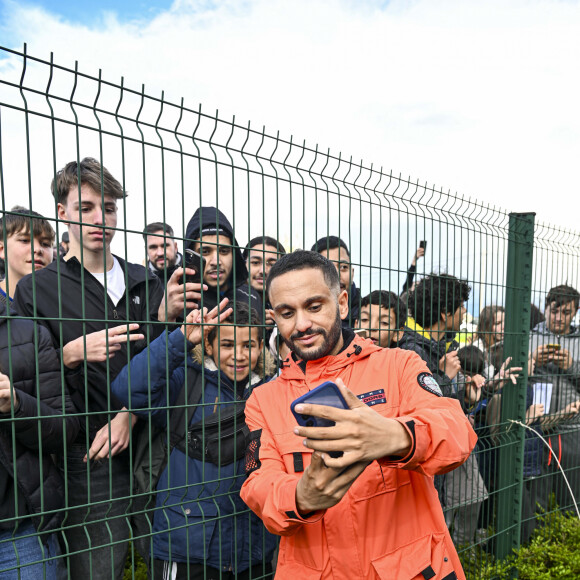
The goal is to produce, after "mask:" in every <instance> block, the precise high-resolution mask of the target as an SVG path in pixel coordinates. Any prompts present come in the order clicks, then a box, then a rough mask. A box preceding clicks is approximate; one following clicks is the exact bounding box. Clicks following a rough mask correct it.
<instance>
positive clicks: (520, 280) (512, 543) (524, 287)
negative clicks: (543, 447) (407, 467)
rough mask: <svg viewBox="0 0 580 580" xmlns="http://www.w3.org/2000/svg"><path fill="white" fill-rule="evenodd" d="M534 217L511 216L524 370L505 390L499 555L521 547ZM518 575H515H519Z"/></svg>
mask: <svg viewBox="0 0 580 580" xmlns="http://www.w3.org/2000/svg"><path fill="white" fill-rule="evenodd" d="M534 218H535V214H533V213H511V214H510V219H509V237H508V256H507V272H506V301H505V310H506V316H505V333H504V337H505V338H504V343H505V350H504V353H505V356H506V357H508V356H511V357H512V361H511V366H512V367H522V368H523V372H521V373H520V378H519V379H518V381H517V384H516V385H512V384H511V383H509V382H508V384H507V385H506V386H504V388H503V391H502V401H501V403H502V404H501V425H502V427H503V433H504V435H503V437H502V444H501V447H500V449H499V470H498V502H497V532H498V537H497V545H496V556H497V557H499V558H505V557H506V556H508V555H509V554H510V553H511V552H512V550H513V549H517V548H518V547H519V545H520V523H521V514H522V489H523V461H524V439H525V433H524V429H523V427H521V426H518V425H516V424H514V423H511V422H510V420H516V421H521V422H524V421H525V414H526V388H527V381H528V364H527V363H528V346H529V333H530V305H531V295H532V259H533V247H534ZM516 575H517V572H516V571H515V570H514V571H513V576H514V577H516Z"/></svg>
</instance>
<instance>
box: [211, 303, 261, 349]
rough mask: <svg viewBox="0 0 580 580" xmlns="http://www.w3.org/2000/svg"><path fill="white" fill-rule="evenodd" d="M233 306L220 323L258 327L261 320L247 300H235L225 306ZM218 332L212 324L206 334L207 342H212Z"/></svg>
mask: <svg viewBox="0 0 580 580" xmlns="http://www.w3.org/2000/svg"><path fill="white" fill-rule="evenodd" d="M230 307H232V308H233V312H232V313H231V314H230V315H229V316H228V317H227V318H226V319H225V320H224V321H223V322H222V323H221V324H224V325H233V326H249V327H252V328H253V327H258V328H259V327H260V326H261V324H262V320H261V319H260V317H259V316H258V313H257V312H256V309H255V308H251V307H250V306H249V305H248V303H247V302H244V301H243V300H237V301H236V303H235V305H234V304H233V303H230V304H228V305H227V306H226V308H230ZM217 334H218V327H217V326H214V327H213V328H212V329H211V330H210V331H209V333H208V335H207V340H208V342H210V343H212V342H213V341H214V340H215V337H216V336H217Z"/></svg>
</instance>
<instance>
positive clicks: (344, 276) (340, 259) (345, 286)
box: [311, 236, 360, 328]
mask: <svg viewBox="0 0 580 580" xmlns="http://www.w3.org/2000/svg"><path fill="white" fill-rule="evenodd" d="M311 250H312V251H313V252H318V253H319V254H322V255H323V256H324V257H325V258H327V259H328V260H330V261H331V262H332V263H333V264H334V267H335V268H336V271H337V272H338V277H339V279H340V289H341V290H346V293H347V295H348V315H347V316H346V318H345V319H344V320H343V321H342V325H343V326H345V327H347V328H352V327H353V326H354V324H355V321H356V319H357V318H358V313H359V302H360V291H359V289H358V288H357V287H356V284H355V283H354V268H353V267H352V265H351V261H350V251H349V249H348V246H347V245H346V243H345V242H344V241H343V240H341V239H340V238H338V237H337V236H328V237H326V238H320V239H319V240H318V241H317V242H316V243H315V244H314V245H313V246H312V248H311Z"/></svg>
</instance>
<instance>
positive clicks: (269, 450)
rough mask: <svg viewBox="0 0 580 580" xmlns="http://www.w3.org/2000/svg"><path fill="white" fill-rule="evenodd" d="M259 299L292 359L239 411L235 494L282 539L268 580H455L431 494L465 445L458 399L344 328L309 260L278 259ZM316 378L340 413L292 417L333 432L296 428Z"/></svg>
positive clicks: (327, 275)
mask: <svg viewBox="0 0 580 580" xmlns="http://www.w3.org/2000/svg"><path fill="white" fill-rule="evenodd" d="M266 291H267V293H268V296H269V298H270V302H271V303H272V307H273V309H274V312H275V319H276V324H277V325H278V330H279V332H280V335H281V337H282V338H283V339H284V341H285V342H286V344H287V345H288V346H289V347H290V349H291V350H292V354H291V356H289V357H288V359H286V361H284V365H283V369H282V372H281V375H280V377H278V378H277V379H276V380H274V381H272V382H270V383H267V384H265V385H263V386H262V387H260V388H259V389H256V390H255V391H254V393H253V394H252V396H251V397H250V399H249V401H248V403H247V405H246V421H247V423H248V426H249V428H250V430H251V431H252V434H251V437H252V441H251V443H250V447H249V452H248V455H247V470H248V472H249V476H248V479H247V480H246V482H245V483H244V485H243V487H242V491H241V496H242V499H243V500H244V501H245V502H246V503H247V504H248V505H249V506H250V508H251V509H252V510H253V511H254V512H255V513H256V514H258V515H259V516H260V518H262V520H263V522H264V524H265V525H266V527H267V528H268V530H270V531H271V532H273V533H275V534H279V535H281V536H282V543H281V546H280V555H279V559H278V567H277V575H276V577H277V578H281V579H286V578H288V579H292V580H296V578H300V580H306V579H310V578H316V579H321V578H334V579H344V580H353V579H359V578H360V579H363V578H364V579H367V578H368V579H371V578H372V579H376V578H379V579H389V580H392V579H405V580H410V579H415V578H416V579H418V580H430V579H431V578H433V579H444V580H453V579H456V578H465V576H464V574H463V571H462V569H461V564H460V562H459V558H458V556H457V552H456V551H455V548H454V546H453V543H452V540H451V537H450V536H449V532H448V531H447V527H446V525H445V519H444V517H443V513H442V510H441V506H440V504H439V501H438V498H437V492H436V491H435V488H434V486H433V475H434V474H436V473H445V472H447V471H450V470H452V469H454V468H455V467H457V466H458V465H460V464H461V463H462V462H463V461H465V459H466V458H467V457H468V455H469V454H470V452H471V450H472V449H473V447H474V445H475V442H476V436H475V433H474V432H473V430H472V429H471V426H470V425H469V422H468V421H467V419H466V417H465V415H464V413H463V412H462V410H461V408H460V406H459V404H458V402H457V401H454V400H451V399H448V398H444V397H442V396H441V392H440V390H439V386H438V385H437V382H436V381H435V380H434V379H433V377H432V376H431V373H430V372H429V370H428V369H427V366H426V365H425V363H424V362H423V361H422V360H421V359H420V357H419V356H418V355H416V354H415V353H413V352H407V351H402V350H399V349H382V348H380V347H377V346H375V345H373V344H372V343H371V342H370V341H367V340H363V339H362V338H360V337H356V336H355V335H354V333H353V332H352V331H351V330H349V329H344V330H343V329H342V328H341V319H342V318H344V317H345V316H346V314H347V312H348V297H347V293H346V292H345V291H342V292H341V291H340V283H339V279H338V274H337V273H336V269H335V268H334V266H333V265H332V263H331V262H329V261H328V260H327V259H326V258H324V257H323V256H321V255H320V254H316V253H314V252H306V251H297V252H293V253H292V254H288V255H286V256H284V257H282V258H281V259H280V260H279V261H278V262H277V263H276V264H275V265H274V266H273V267H272V269H271V271H270V275H269V277H268V281H267V288H266ZM326 380H331V381H334V382H335V383H336V384H337V385H338V386H339V388H340V390H341V392H342V394H343V396H344V398H345V400H346V402H347V403H348V406H349V409H346V410H345V409H335V408H333V407H326V406H321V405H312V404H310V405H309V404H303V405H302V407H301V408H297V411H298V412H300V413H302V414H307V415H314V416H317V417H321V418H325V419H330V420H332V421H334V422H335V425H334V426H333V427H298V426H297V424H296V421H295V419H294V417H293V415H292V414H291V411H290V403H291V402H292V401H293V400H294V399H296V398H297V397H299V396H300V395H303V394H304V393H306V392H307V391H309V390H310V389H312V388H314V387H316V386H317V385H319V384H320V383H322V382H324V381H326ZM331 451H342V452H343V454H342V456H341V457H331V456H330V454H329V453H330V452H331ZM334 455H336V454H334Z"/></svg>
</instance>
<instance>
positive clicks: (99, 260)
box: [14, 158, 183, 580]
mask: <svg viewBox="0 0 580 580" xmlns="http://www.w3.org/2000/svg"><path fill="white" fill-rule="evenodd" d="M51 189H52V192H53V195H54V196H55V199H56V201H57V204H58V205H57V208H58V217H59V219H60V220H61V221H62V222H63V223H65V224H67V227H68V230H69V236H70V247H69V251H68V253H67V254H66V255H65V256H64V257H63V258H62V259H61V260H60V261H59V262H58V263H57V262H54V263H52V264H50V265H49V266H48V267H46V268H44V269H43V270H39V271H38V272H36V274H35V277H36V279H33V277H32V276H27V277H25V278H23V279H22V280H21V281H20V283H19V284H18V288H17V291H16V295H15V298H14V305H15V308H16V310H17V311H18V313H19V314H21V315H23V316H29V317H38V318H39V320H40V322H41V323H42V324H44V325H45V326H46V327H47V328H48V329H49V331H50V332H51V334H52V337H53V341H54V344H55V346H56V347H57V348H58V349H60V350H61V357H62V361H63V363H64V365H65V367H66V368H68V369H75V370H76V373H73V374H72V375H71V374H69V375H68V377H67V378H68V384H69V389H70V391H71V397H72V399H73V402H74V404H75V406H76V408H77V409H78V411H79V412H81V413H83V415H82V416H81V432H80V435H79V436H78V437H77V439H76V442H75V444H73V445H71V446H69V448H68V450H67V456H66V458H63V465H62V467H63V470H65V472H66V474H67V478H68V481H67V484H68V504H67V506H66V507H67V515H66V520H65V525H66V526H67V528H66V530H65V536H66V541H65V548H66V549H67V551H68V552H69V553H70V554H71V555H70V556H69V563H68V565H69V576H70V577H71V578H89V577H91V578H93V579H101V578H102V579H103V580H104V579H107V580H110V579H111V578H120V577H122V575H123V567H124V563H125V557H126V554H127V547H128V541H129V538H130V537H131V529H130V525H129V523H128V522H129V521H130V519H131V515H130V514H131V510H132V509H138V508H136V507H135V501H134V502H133V504H131V501H130V499H129V498H130V495H131V487H130V468H129V453H128V451H127V450H126V448H127V446H128V444H129V439H130V433H131V429H132V427H133V425H134V424H135V422H136V418H135V417H134V416H132V415H131V414H130V413H128V412H126V409H124V407H123V405H122V404H121V402H120V401H119V400H118V399H117V398H116V397H115V396H114V395H113V394H112V393H111V391H110V383H111V381H112V379H113V378H114V377H115V376H116V375H117V373H118V372H119V371H120V370H121V368H123V366H124V365H125V364H126V363H127V361H128V360H129V359H130V358H131V356H133V355H134V354H135V353H136V352H139V351H140V350H142V349H143V348H145V346H146V344H147V342H146V341H147V340H151V339H152V338H154V337H155V336H156V335H157V334H159V333H160V332H161V330H162V329H161V328H160V326H159V325H150V324H147V323H152V322H155V321H157V320H158V311H159V312H160V313H161V314H162V315H163V314H165V313H166V311H165V308H164V306H162V307H160V302H161V299H162V297H163V288H162V285H161V283H160V282H159V280H158V278H157V277H156V276H154V275H153V274H151V273H149V272H148V271H147V270H146V269H145V268H144V267H143V266H139V265H135V264H130V263H128V262H125V261H124V260H123V259H121V258H119V257H116V256H113V254H112V253H111V248H110V246H111V241H112V240H113V237H114V235H115V231H116V230H115V228H116V225H117V201H118V200H119V199H123V198H124V197H125V192H124V191H123V188H122V186H121V184H120V183H119V182H118V181H117V180H116V179H115V178H114V177H113V176H112V175H111V174H110V173H109V171H108V170H107V169H106V168H105V167H103V166H102V165H101V164H100V163H99V162H98V161H96V160H95V159H91V158H85V159H83V160H82V161H81V162H80V163H77V162H76V161H72V162H70V163H68V164H67V165H66V166H65V167H64V168H63V169H62V170H60V171H59V172H58V173H57V174H56V177H55V179H54V180H53V182H52V185H51ZM40 289H41V291H39V290H40ZM181 299H182V302H183V291H182V293H181ZM172 308H173V306H172V303H169V304H168V310H172ZM132 321H139V322H140V323H139V324H136V323H133V322H132ZM85 413H86V414H85ZM75 506H83V507H78V508H77V509H72V508H74V507H75ZM99 546H106V547H99Z"/></svg>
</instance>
